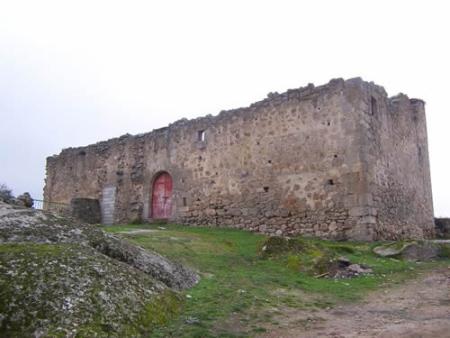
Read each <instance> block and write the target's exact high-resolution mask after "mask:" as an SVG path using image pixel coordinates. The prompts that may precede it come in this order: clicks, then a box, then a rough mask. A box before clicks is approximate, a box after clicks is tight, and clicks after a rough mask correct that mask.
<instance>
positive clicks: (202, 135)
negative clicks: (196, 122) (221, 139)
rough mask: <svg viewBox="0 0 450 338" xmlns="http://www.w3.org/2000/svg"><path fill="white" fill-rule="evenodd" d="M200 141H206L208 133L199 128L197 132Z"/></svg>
mask: <svg viewBox="0 0 450 338" xmlns="http://www.w3.org/2000/svg"><path fill="white" fill-rule="evenodd" d="M197 138H198V141H200V142H205V141H206V133H205V131H204V130H199V131H198V134H197Z"/></svg>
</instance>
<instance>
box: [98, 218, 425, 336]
mask: <svg viewBox="0 0 450 338" xmlns="http://www.w3.org/2000/svg"><path fill="white" fill-rule="evenodd" d="M161 227H163V229H161ZM105 229H106V230H107V231H109V232H113V233H117V234H120V235H121V236H124V237H126V238H128V239H129V240H130V241H132V242H134V243H137V244H139V245H140V246H142V247H144V248H147V249H151V250H154V251H156V252H159V253H161V254H162V255H164V256H166V257H168V258H171V259H172V260H175V261H178V262H180V263H183V264H185V265H187V266H190V267H191V268H193V269H195V270H197V271H199V273H200V275H201V281H200V283H199V284H198V285H196V286H195V287H194V288H192V289H190V290H187V291H185V292H184V295H185V297H186V302H185V305H184V308H183V310H182V313H181V315H180V316H179V318H178V319H177V320H175V321H173V322H171V323H170V324H169V325H168V326H165V327H160V328H159V329H158V330H156V332H155V333H154V334H153V335H152V336H153V337H240V336H245V337H247V336H254V335H256V334H257V333H258V332H264V330H265V328H264V326H265V325H267V323H270V322H271V321H272V320H273V316H274V315H276V314H277V313H278V314H279V313H282V311H283V309H285V308H286V307H289V308H309V309H311V310H313V309H314V308H318V307H327V306H332V305H333V304H335V303H336V302H342V301H352V300H356V299H358V298H360V297H361V296H362V295H364V293H365V292H367V291H369V290H372V289H374V288H376V287H379V286H385V285H387V284H392V283H400V282H401V281H403V280H405V279H406V278H408V277H410V276H411V275H413V274H414V273H416V271H417V270H418V269H424V268H426V267H428V266H430V264H433V263H428V264H420V265H418V264H417V263H411V262H403V261H398V260H393V259H385V258H378V257H376V256H375V255H374V254H372V252H371V249H372V248H373V246H374V245H375V244H370V245H369V244H365V243H349V242H345V243H339V242H328V241H320V240H316V239H308V240H306V241H307V242H308V243H310V244H312V245H317V246H320V247H322V248H326V250H328V251H330V252H333V253H335V254H338V255H343V256H346V257H347V258H349V259H350V260H351V261H352V262H355V263H363V264H366V265H369V266H370V267H372V268H373V270H374V274H372V275H367V276H364V277H358V278H353V279H345V280H333V279H327V278H315V277H314V276H312V275H310V274H307V273H302V272H299V271H300V270H299V268H298V264H299V263H300V259H303V258H301V257H300V258H299V256H298V255H297V254H292V253H289V252H286V253H282V254H280V255H275V256H271V257H268V258H267V257H266V258H264V257H262V255H261V247H262V245H263V243H264V241H265V240H266V239H267V237H266V236H264V235H261V234H254V233H249V232H245V231H241V230H234V229H224V228H204V227H203V228H202V227H186V226H180V225H172V224H164V225H127V226H114V227H107V228H105ZM142 229H144V230H149V231H148V232H136V233H134V234H130V233H128V234H127V233H124V232H129V231H133V230H142ZM151 230H154V231H151ZM275 324H276V322H274V323H273V325H275Z"/></svg>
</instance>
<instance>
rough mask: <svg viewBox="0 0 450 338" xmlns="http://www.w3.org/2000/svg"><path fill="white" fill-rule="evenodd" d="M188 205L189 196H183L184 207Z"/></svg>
mask: <svg viewBox="0 0 450 338" xmlns="http://www.w3.org/2000/svg"><path fill="white" fill-rule="evenodd" d="M186 206H187V198H186V197H183V207H186Z"/></svg>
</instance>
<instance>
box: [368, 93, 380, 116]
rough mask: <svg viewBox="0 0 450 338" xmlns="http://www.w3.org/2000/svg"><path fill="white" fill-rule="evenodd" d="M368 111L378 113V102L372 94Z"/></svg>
mask: <svg viewBox="0 0 450 338" xmlns="http://www.w3.org/2000/svg"><path fill="white" fill-rule="evenodd" d="M370 112H371V113H372V115H375V114H378V103H377V100H376V99H375V98H374V97H373V96H372V97H371V99H370Z"/></svg>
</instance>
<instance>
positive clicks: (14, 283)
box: [0, 203, 198, 337]
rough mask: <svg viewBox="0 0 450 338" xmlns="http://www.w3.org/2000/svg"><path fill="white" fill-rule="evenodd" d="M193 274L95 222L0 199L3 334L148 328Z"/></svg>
mask: <svg viewBox="0 0 450 338" xmlns="http://www.w3.org/2000/svg"><path fill="white" fill-rule="evenodd" d="M197 279H198V277H197V275H196V274H195V273H194V272H192V271H190V270H189V269H186V268H185V267H183V266H181V265H179V264H174V263H172V262H171V261H169V260H167V259H166V258H164V257H162V256H160V255H158V254H156V253H153V252H149V251H146V250H144V249H142V248H140V247H137V246H135V245H133V244H131V243H128V242H126V241H124V240H122V239H119V238H116V237H114V236H112V235H109V234H106V233H104V232H103V231H102V230H101V229H99V228H96V227H93V226H92V225H83V224H77V222H76V221H74V220H70V219H65V218H60V217H57V216H55V215H52V214H48V213H44V212H40V211H35V210H30V209H21V208H17V207H12V206H8V205H4V204H3V203H2V204H0V336H2V337H32V336H35V337H139V336H148V335H149V333H150V332H151V331H152V329H153V328H154V327H155V326H156V325H161V324H164V323H165V322H166V321H168V320H169V319H170V318H171V317H173V316H174V315H175V314H176V313H177V312H178V310H179V308H180V306H181V305H182V298H181V297H180V296H179V295H178V294H177V292H176V291H175V290H176V289H182V288H186V287H189V286H192V285H193V284H195V283H196V281H197ZM172 288H173V289H175V290H172Z"/></svg>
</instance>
